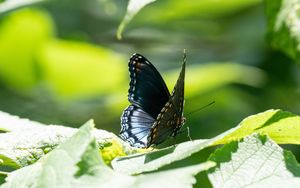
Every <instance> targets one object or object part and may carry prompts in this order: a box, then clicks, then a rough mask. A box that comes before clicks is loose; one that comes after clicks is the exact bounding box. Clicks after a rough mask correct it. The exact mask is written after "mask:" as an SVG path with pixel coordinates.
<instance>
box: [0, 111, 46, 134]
mask: <svg viewBox="0 0 300 188" xmlns="http://www.w3.org/2000/svg"><path fill="white" fill-rule="evenodd" d="M43 126H45V125H44V124H42V123H38V122H36V121H30V120H28V119H21V118H19V117H18V116H13V115H10V114H8V113H6V112H2V111H0V131H3V132H12V131H21V130H25V129H33V128H40V127H43Z"/></svg>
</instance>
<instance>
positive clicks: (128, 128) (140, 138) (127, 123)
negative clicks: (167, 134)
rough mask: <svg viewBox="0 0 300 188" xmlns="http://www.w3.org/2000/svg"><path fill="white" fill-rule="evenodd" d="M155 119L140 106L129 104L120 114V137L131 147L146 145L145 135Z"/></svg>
mask: <svg viewBox="0 0 300 188" xmlns="http://www.w3.org/2000/svg"><path fill="white" fill-rule="evenodd" d="M154 121H155V119H154V118H152V117H151V116H150V115H149V114H148V113H146V112H145V111H143V110H142V109H141V108H139V107H137V106H134V105H130V106H128V107H127V108H126V109H125V110H124V112H123V114H122V116H121V131H120V137H121V138H122V139H123V140H125V141H127V142H129V143H130V145H131V146H133V147H139V148H144V147H146V146H147V137H148V135H149V134H150V129H151V127H152V125H153V123H154Z"/></svg>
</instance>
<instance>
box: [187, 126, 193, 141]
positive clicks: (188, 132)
mask: <svg viewBox="0 0 300 188" xmlns="http://www.w3.org/2000/svg"><path fill="white" fill-rule="evenodd" d="M186 130H187V137H189V139H190V141H193V139H192V138H191V135H190V127H186Z"/></svg>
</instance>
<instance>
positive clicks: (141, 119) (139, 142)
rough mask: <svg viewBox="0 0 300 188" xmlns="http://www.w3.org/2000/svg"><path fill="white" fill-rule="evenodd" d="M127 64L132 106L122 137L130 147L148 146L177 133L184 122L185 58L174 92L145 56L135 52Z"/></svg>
mask: <svg viewBox="0 0 300 188" xmlns="http://www.w3.org/2000/svg"><path fill="white" fill-rule="evenodd" d="M128 66H129V72H130V83H129V90H128V100H129V102H130V103H131V105H129V106H128V107H127V108H126V109H125V110H124V111H123V114H122V116H121V131H120V137H121V138H122V139H123V140H125V141H127V142H129V143H130V145H131V146H134V147H139V148H148V147H150V146H151V145H157V144H160V143H162V142H163V141H165V140H166V139H167V138H168V137H169V136H173V137H174V136H176V135H177V133H178V131H179V130H180V128H181V127H182V125H183V124H184V122H185V118H184V117H183V116H182V114H183V103H184V77H185V59H184V63H183V65H182V69H181V72H180V75H179V78H178V80H177V82H176V85H175V87H174V89H173V91H172V93H171V94H170V93H169V90H168V88H167V86H166V84H165V82H164V80H163V78H162V77H161V75H160V74H159V72H158V71H157V70H156V68H155V67H154V66H153V65H152V64H151V63H150V61H148V60H147V59H146V58H145V57H143V56H142V55H140V54H133V56H132V57H131V58H130V60H129V63H128Z"/></svg>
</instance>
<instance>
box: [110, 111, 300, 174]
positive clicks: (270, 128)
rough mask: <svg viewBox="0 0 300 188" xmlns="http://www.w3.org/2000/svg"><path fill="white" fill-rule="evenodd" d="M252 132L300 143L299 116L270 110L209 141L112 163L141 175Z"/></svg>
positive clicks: (192, 143)
mask: <svg viewBox="0 0 300 188" xmlns="http://www.w3.org/2000/svg"><path fill="white" fill-rule="evenodd" d="M253 133H260V134H267V135H269V136H270V137H271V138H272V139H274V141H276V142H278V143H281V144H288V143H290V144H299V143H300V117H299V116H296V115H294V114H292V113H289V112H285V111H282V110H268V111H266V112H262V113H259V114H257V115H253V116H249V117H248V118H246V119H244V120H243V121H242V122H241V123H240V124H239V125H238V126H237V127H235V128H232V129H230V130H228V131H226V132H224V133H222V134H220V135H218V136H216V137H214V138H212V139H209V140H194V141H190V142H185V143H181V144H178V145H176V146H171V147H168V148H164V149H161V150H157V151H153V152H149V153H146V154H138V155H131V156H126V157H119V158H116V159H114V160H113V161H112V166H113V168H114V169H115V170H117V171H120V172H122V173H127V174H139V173H142V172H149V171H154V170H157V169H159V168H161V167H163V166H166V165H168V164H171V163H173V162H175V161H179V160H182V159H185V158H187V157H189V156H190V155H192V154H193V153H197V152H199V151H201V150H202V149H204V148H206V147H209V146H213V145H219V144H226V143H229V142H231V141H234V140H239V139H242V138H244V137H246V136H248V135H251V134H253Z"/></svg>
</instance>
